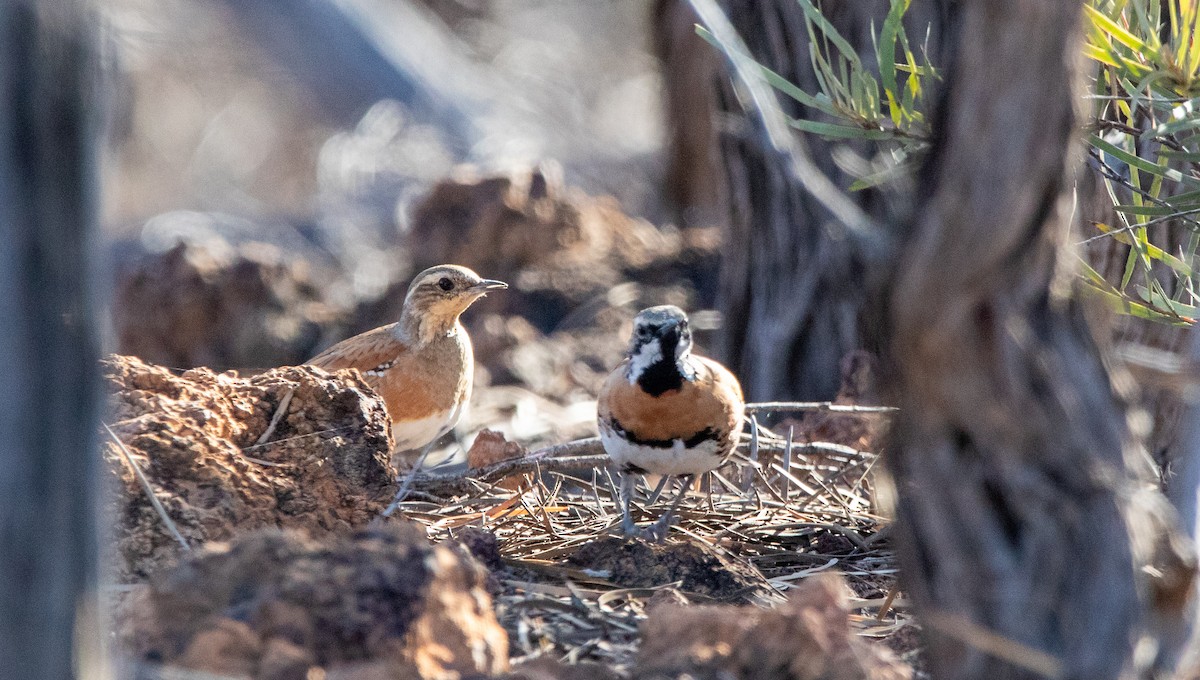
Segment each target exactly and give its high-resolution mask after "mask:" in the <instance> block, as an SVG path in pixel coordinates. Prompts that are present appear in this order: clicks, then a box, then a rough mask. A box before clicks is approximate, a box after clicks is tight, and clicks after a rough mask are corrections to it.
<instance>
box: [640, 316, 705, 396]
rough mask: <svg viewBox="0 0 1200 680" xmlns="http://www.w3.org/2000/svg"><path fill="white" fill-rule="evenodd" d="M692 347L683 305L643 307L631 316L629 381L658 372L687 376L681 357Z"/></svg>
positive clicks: (683, 358) (664, 374)
mask: <svg viewBox="0 0 1200 680" xmlns="http://www.w3.org/2000/svg"><path fill="white" fill-rule="evenodd" d="M691 350H692V331H691V328H689V327H688V319H687V315H686V314H684V312H683V310H682V309H680V308H678V307H676V306H674V305H661V306H659V307H650V308H648V309H644V310H642V311H641V313H639V314H638V315H637V317H635V318H634V320H633V336H632V337H631V338H630V340H629V351H628V355H629V382H630V383H635V382H638V381H639V380H644V379H645V378H646V377H647V376H648V375H657V374H660V373H661V374H663V376H662V377H666V378H672V377H674V376H679V377H686V375H683V374H682V372H683V371H684V370H685V362H684V360H685V359H686V358H687V356H688V353H689V352H691ZM670 382H674V381H673V380H671V381H670Z"/></svg>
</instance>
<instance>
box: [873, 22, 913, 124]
mask: <svg viewBox="0 0 1200 680" xmlns="http://www.w3.org/2000/svg"><path fill="white" fill-rule="evenodd" d="M911 1H912V0H892V6H891V9H889V10H888V14H887V18H886V19H884V20H883V28H882V29H880V31H879V44H878V46H877V47H876V48H875V49H876V52H875V53H876V55H877V58H878V60H879V82H880V83H882V84H883V91H884V92H886V93H887V97H888V104H889V108H890V109H891V112H892V114H891V115H892V122H893V123H894V124H896V125H900V118H901V115H900V111H899V110H898V107H897V103H896V99H895V96H894V95H895V93H896V92H899V91H900V88H899V87H898V86H897V85H896V41H897V40H898V37H899V34H900V32H901V31H903V30H904V24H903V21H904V13H905V12H907V11H908V5H909V3H910V2H911Z"/></svg>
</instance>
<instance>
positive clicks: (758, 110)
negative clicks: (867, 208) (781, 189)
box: [688, 0, 890, 260]
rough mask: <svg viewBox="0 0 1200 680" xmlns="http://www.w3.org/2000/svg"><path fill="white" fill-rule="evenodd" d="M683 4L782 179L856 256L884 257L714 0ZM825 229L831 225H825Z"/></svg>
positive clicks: (882, 238)
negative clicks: (732, 78) (717, 54)
mask: <svg viewBox="0 0 1200 680" xmlns="http://www.w3.org/2000/svg"><path fill="white" fill-rule="evenodd" d="M688 1H689V3H690V4H691V6H692V9H693V10H694V11H695V12H696V16H698V17H699V18H700V20H701V21H702V22H703V23H704V24H705V26H706V27H707V28H708V30H709V31H710V32H711V33H712V34H713V37H715V38H716V39H717V42H718V43H719V44H720V45H721V52H722V53H723V54H724V55H725V57H726V59H728V61H729V64H730V65H731V66H732V67H733V71H734V73H735V74H736V76H737V79H738V80H739V81H741V84H742V85H743V86H744V87H745V89H746V92H747V93H748V94H749V101H743V102H742V106H743V108H745V109H746V110H747V112H750V113H753V114H755V115H754V117H755V118H757V119H758V122H759V123H761V125H757V126H755V128H756V129H757V130H758V132H759V133H760V135H761V136H762V137H763V143H764V145H765V146H766V148H767V150H771V151H774V152H776V153H778V154H779V155H780V157H781V158H782V160H783V161H784V163H783V167H784V169H785V171H786V172H787V174H788V178H789V179H790V180H792V181H793V182H796V183H797V184H799V185H800V186H802V187H804V189H805V190H806V191H808V193H809V194H811V195H812V197H813V198H815V199H816V200H817V202H818V203H820V204H821V205H823V206H825V208H826V209H827V210H828V211H829V212H830V213H832V214H833V216H834V218H836V221H837V222H838V223H840V225H841V226H842V227H843V228H844V229H843V231H844V233H843V234H836V235H835V236H849V237H851V239H852V240H853V241H854V243H855V244H856V245H857V246H858V247H859V250H860V252H861V253H862V254H863V255H864V256H865V257H867V258H869V259H872V260H880V259H882V258H884V257H886V256H887V253H888V252H890V247H889V245H890V244H889V240H890V239H889V238H888V234H887V232H886V231H885V230H884V229H883V228H882V227H881V226H880V225H879V224H877V223H876V222H875V221H874V220H872V219H871V217H870V216H869V215H867V213H866V212H864V211H863V210H862V209H861V208H859V207H858V205H857V204H855V203H854V201H852V200H850V198H849V197H848V196H846V194H845V193H843V192H842V191H841V190H840V189H838V187H837V185H835V184H834V183H833V182H832V181H831V180H830V179H829V178H828V177H826V176H825V174H824V173H823V172H821V170H820V168H818V167H817V166H816V164H814V163H813V162H812V159H811V158H809V156H808V151H807V149H805V148H804V146H803V145H802V144H800V143H798V142H797V140H796V138H795V136H794V133H793V132H792V131H791V129H790V128H789V127H788V124H787V120H786V118H785V117H784V115H783V112H782V111H781V110H780V109H779V104H778V101H779V100H778V98H777V97H776V95H775V93H774V92H772V91H771V88H769V87H768V86H767V85H766V84H765V83H764V82H763V79H762V77H761V76H760V69H761V67H760V66H759V64H757V63H756V62H755V61H754V59H752V58H751V57H750V56H749V55H750V50H749V48H747V47H746V43H745V42H743V41H742V38H741V36H739V35H738V33H737V29H735V28H734V27H733V24H731V23H730V22H729V18H728V17H726V16H725V13H724V12H723V11H721V8H720V7H719V6H718V5H717V3H716V0H688ZM830 228H834V227H833V226H832V225H831V226H830Z"/></svg>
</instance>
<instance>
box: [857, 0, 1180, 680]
mask: <svg viewBox="0 0 1200 680" xmlns="http://www.w3.org/2000/svg"><path fill="white" fill-rule="evenodd" d="M1081 8H1082V4H1081V3H1079V2H1078V0H1021V1H1019V2H1010V3H994V2H987V1H985V0H969V1H964V2H960V3H958V6H957V9H956V10H955V12H956V15H955V16H954V17H953V19H952V22H951V24H950V25H949V27H948V31H949V33H948V34H947V35H948V36H950V39H951V40H952V43H953V47H952V50H953V53H952V55H951V57H950V59H949V60H948V61H947V62H945V63H946V64H948V68H947V73H946V84H945V86H944V90H943V94H944V96H943V98H942V100H941V103H940V107H939V111H938V115H937V116H936V117H935V122H934V130H935V133H936V134H937V139H936V140H935V142H934V146H933V149H932V150H931V152H930V155H929V158H928V160H927V163H926V165H925V167H924V168H923V170H922V171H921V173H920V175H919V177H918V181H917V184H916V185H917V186H918V187H919V190H918V195H917V196H916V199H915V206H914V210H913V215H914V218H913V219H912V220H911V221H910V222H908V223H907V224H905V225H902V228H901V230H900V232H901V233H900V238H901V242H902V245H901V249H900V253H899V257H898V258H897V265H896V268H895V270H894V274H893V275H892V276H891V277H890V280H889V281H888V285H887V286H885V288H884V289H883V292H882V293H881V296H882V297H884V299H885V301H886V306H887V311H886V313H885V329H886V332H885V335H886V336H887V337H888V338H889V340H888V348H889V352H888V359H889V363H890V366H891V369H892V378H893V384H892V385H891V391H892V394H893V395H894V399H895V401H896V404H897V405H898V406H900V407H901V415H900V416H899V418H898V419H897V422H896V432H895V435H896V438H895V446H894V447H893V449H892V450H890V451H889V454H890V456H889V457H890V465H891V469H892V471H893V473H894V475H895V476H896V478H897V480H896V481H897V487H898V489H899V491H900V493H899V508H898V510H899V518H898V527H899V528H900V531H899V532H898V534H899V539H900V540H899V542H900V548H901V557H902V566H903V568H904V573H905V580H906V583H907V585H908V587H909V589H910V590H911V593H912V596H913V598H914V600H915V602H916V603H917V605H918V614H919V615H920V616H922V617H923V618H924V621H925V623H926V628H925V630H926V633H927V643H928V654H929V660H930V663H931V666H932V667H933V670H934V674H935V676H936V677H939V678H1040V677H1045V676H1046V675H1047V674H1048V673H1050V674H1053V673H1052V671H1055V670H1057V671H1058V672H1059V674H1060V675H1059V677H1066V678H1092V679H1102V678H1117V677H1125V676H1126V675H1127V674H1128V673H1129V672H1130V671H1131V668H1132V661H1131V659H1132V656H1133V655H1132V651H1133V645H1134V641H1135V636H1136V635H1137V634H1139V633H1140V632H1142V631H1143V628H1142V626H1143V625H1144V624H1145V625H1148V619H1147V617H1146V616H1145V609H1144V605H1143V603H1142V601H1141V600H1140V599H1139V592H1149V593H1152V594H1155V595H1157V594H1159V591H1158V590H1156V588H1157V587H1158V586H1159V585H1160V584H1157V583H1155V582H1144V583H1139V580H1138V579H1139V578H1140V576H1139V574H1140V573H1141V572H1140V570H1139V569H1138V566H1139V565H1140V564H1141V563H1142V561H1143V560H1148V559H1156V558H1157V559H1159V560H1162V562H1161V563H1160V564H1159V568H1160V570H1163V571H1166V572H1169V573H1179V572H1180V569H1176V568H1175V567H1179V566H1180V563H1179V562H1178V561H1172V559H1173V558H1174V557H1175V554H1174V553H1171V551H1170V549H1169V548H1167V547H1164V545H1165V542H1164V541H1162V540H1161V539H1162V538H1164V537H1165V536H1166V534H1165V533H1164V531H1165V529H1164V526H1165V525H1164V524H1162V523H1161V520H1160V521H1159V523H1155V522H1154V521H1152V520H1154V519H1155V517H1156V515H1155V512H1156V510H1155V508H1158V507H1159V503H1158V501H1161V498H1160V497H1156V494H1157V492H1156V491H1154V490H1153V487H1152V486H1150V485H1149V484H1145V483H1144V480H1146V479H1147V478H1148V475H1145V474H1144V473H1145V472H1146V471H1147V469H1148V467H1149V466H1147V465H1146V460H1147V458H1146V456H1145V453H1144V451H1142V450H1141V449H1140V448H1139V447H1138V445H1137V444H1136V443H1135V441H1134V437H1133V436H1132V435H1131V431H1130V427H1129V423H1128V420H1127V418H1126V414H1125V406H1124V403H1123V401H1122V399H1121V398H1120V397H1119V396H1118V394H1116V392H1115V391H1114V389H1113V386H1112V384H1111V383H1110V379H1109V375H1108V372H1107V370H1106V367H1105V365H1104V363H1103V362H1102V361H1101V359H1100V356H1101V354H1100V352H1099V350H1098V348H1097V347H1096V346H1095V344H1094V342H1093V336H1092V334H1091V333H1090V330H1089V328H1088V327H1087V325H1086V323H1085V320H1084V319H1083V317H1082V313H1081V310H1080V307H1079V305H1078V304H1077V302H1075V301H1074V300H1072V299H1071V297H1070V296H1069V293H1070V288H1071V285H1070V273H1069V272H1068V271H1067V270H1068V269H1069V268H1070V264H1071V258H1072V254H1071V251H1070V248H1069V245H1068V243H1067V241H1066V239H1065V238H1064V237H1065V236H1066V234H1067V233H1068V229H1067V228H1068V224H1069V220H1070V219H1071V197H1070V191H1071V186H1072V177H1073V176H1074V174H1075V173H1076V172H1077V171H1079V170H1080V163H1079V161H1080V160H1081V155H1080V153H1079V148H1078V144H1077V137H1078V134H1079V133H1078V123H1079V119H1078V115H1077V112H1076V111H1075V108H1074V107H1075V106H1076V105H1077V104H1078V102H1079V96H1078V95H1079V89H1078V88H1077V87H1075V85H1076V84H1077V81H1078V78H1077V75H1078V74H1077V73H1076V71H1077V66H1078V62H1079V59H1080V57H1079V54H1080V52H1079V41H1078V37H1079V35H1078V34H1079V30H1080V29H1079V27H1080V16H1081V14H1080V13H1081ZM999 65H1003V67H1002V68H1001V67H999ZM1139 471H1141V472H1142V473H1143V474H1142V476H1139ZM1135 543H1140V544H1146V545H1149V546H1150V547H1151V549H1158V552H1157V553H1155V554H1150V553H1149V552H1146V553H1143V552H1142V551H1139V550H1138V549H1136V548H1135ZM1182 570H1183V571H1186V567H1182ZM1143 586H1145V587H1147V590H1145V591H1140V590H1139V589H1140V588H1141V587H1143ZM1156 604H1160V603H1156ZM1168 609H1169V608H1168ZM1154 613H1155V614H1158V615H1160V618H1162V619H1163V620H1160V621H1158V623H1159V625H1164V626H1166V627H1168V628H1170V627H1174V626H1176V624H1177V623H1178V618H1177V617H1176V616H1175V614H1172V613H1171V612H1170V611H1166V610H1165V609H1161V610H1157V611H1155V612H1154ZM1176 614H1177V612H1176ZM1172 617H1174V618H1172ZM1168 619H1170V620H1168ZM1005 650H1007V652H1006V651H1005ZM1037 652H1040V653H1041V654H1043V655H1044V656H1039V655H1038V654H1037Z"/></svg>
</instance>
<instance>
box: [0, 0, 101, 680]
mask: <svg viewBox="0 0 1200 680" xmlns="http://www.w3.org/2000/svg"><path fill="white" fill-rule="evenodd" d="M94 23H95V21H94V17H91V16H87V12H86V11H85V5H84V3H83V2H82V1H81V0H13V1H10V2H5V3H0V243H2V244H3V246H0V319H2V321H0V375H2V376H4V389H3V390H2V391H0V574H3V575H4V577H3V578H2V579H0V678H22V680H36V679H39V678H46V679H47V680H50V679H53V680H62V678H68V677H76V676H85V675H87V673H86V671H84V670H82V669H81V668H80V666H79V665H76V664H75V663H74V662H78V663H79V664H80V665H86V660H87V658H88V652H89V651H94V650H89V649H86V648H84V645H81V644H80V643H81V640H80V639H77V637H76V635H75V631H76V630H77V626H79V628H78V629H79V630H87V631H89V633H91V641H92V642H95V641H96V639H97V638H98V635H99V629H98V618H97V617H98V611H97V608H96V607H95V606H91V605H94V604H95V601H96V600H95V596H96V593H95V587H96V565H97V562H96V551H97V541H96V535H97V532H96V529H97V525H96V521H95V512H94V511H95V508H96V492H95V490H96V479H97V471H98V469H99V466H98V465H97V464H96V463H97V454H96V447H95V441H94V435H95V431H96V412H97V403H98V392H97V381H96V371H97V368H96V360H97V348H96V335H95V316H94V312H95V305H94V303H93V298H92V296H93V294H94V293H93V292H94V291H95V290H96V286H95V281H96V277H94V276H92V275H91V272H92V269H93V267H92V263H93V262H94V261H95V259H96V255H95V253H96V249H95V248H94V247H91V246H93V245H94V244H92V243H91V242H90V239H91V238H92V235H93V233H94V230H93V227H94V225H95V214H96V213H95V202H94V199H95V178H94V174H93V173H94V170H95V164H94V160H95V159H94V156H93V154H94V145H93V133H94V130H93V124H94V123H95V118H94V117H93V114H94V112H95V102H94V101H93V98H92V95H93V94H94V90H93V88H92V83H93V81H94V78H93V76H94V75H95V73H94V70H95V67H96V62H95V61H94V59H93V56H94V49H93V47H94V46H93V44H92V36H91V33H90V29H89V27H90V26H92V25H94ZM89 247H91V248H89ZM77 670H78V672H76V671H77Z"/></svg>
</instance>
